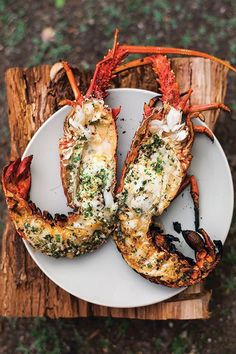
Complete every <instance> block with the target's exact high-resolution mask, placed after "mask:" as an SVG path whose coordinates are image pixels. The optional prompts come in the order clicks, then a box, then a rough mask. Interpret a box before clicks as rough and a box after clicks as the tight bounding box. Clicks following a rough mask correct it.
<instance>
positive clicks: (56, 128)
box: [24, 89, 233, 307]
mask: <svg viewBox="0 0 236 354" xmlns="http://www.w3.org/2000/svg"><path fill="white" fill-rule="evenodd" d="M155 95H156V94H155V93H154V92H150V91H145V90H138V89H113V90H110V94H109V96H108V98H107V100H106V102H107V103H108V104H109V105H110V106H111V107H116V106H120V105H121V107H122V110H121V113H120V116H119V119H118V133H119V147H118V169H119V172H120V171H121V166H122V164H123V161H124V158H125V156H126V153H127V151H128V150H129V146H130V143H131V140H132V137H133V135H134V132H135V130H136V128H137V127H138V125H139V122H140V121H141V119H142V112H143V104H144V102H148V101H149V99H150V98H152V97H154V96H155ZM69 110H70V108H69V107H64V108H62V109H60V110H59V111H57V112H56V113H55V114H53V116H51V117H50V118H49V119H48V120H47V121H46V123H44V124H43V125H42V127H41V128H40V129H39V130H38V131H37V133H36V134H35V135H34V137H33V138H32V140H31V141H30V143H29V145H28V146H27V148H26V150H25V153H24V156H27V155H31V154H33V156H34V158H33V162H32V169H31V171H32V187H31V192H30V198H31V199H32V200H33V201H34V202H35V203H36V204H37V205H38V206H39V207H40V208H41V209H42V210H48V211H49V212H50V213H52V214H53V213H55V212H58V213H66V212H67V211H69V210H70V209H69V208H68V207H67V205H66V199H65V196H64V193H63V189H62V185H61V179H60V172H59V156H58V140H59V138H60V137H61V136H62V135H63V122H64V119H65V117H66V114H67V113H68V112H69ZM192 153H193V156H194V158H193V161H192V165H191V171H190V173H193V174H195V176H196V177H197V180H198V182H199V187H200V215H201V227H203V228H204V229H205V230H206V231H207V232H208V233H209V234H210V236H211V237H212V239H218V240H221V241H222V242H224V241H225V239H226V236H227V234H228V231H229V227H230V223H231V218H232V212H233V184H232V178H231V173H230V169H229V166H228V162H227V160H226V157H225V155H224V152H223V150H222V148H221V146H220V144H219V142H218V141H217V139H216V140H215V143H214V144H212V143H211V141H210V140H209V139H207V138H206V137H205V136H199V137H197V138H196V140H195V143H194V147H193V151H192ZM161 221H162V223H163V224H164V226H165V231H166V232H168V233H172V234H175V233H174V231H173V226H172V222H173V221H179V222H181V224H182V227H183V228H184V229H187V228H188V229H194V213H193V206H192V200H191V198H190V195H189V190H186V191H185V192H184V195H183V196H179V197H178V198H177V199H176V200H175V201H174V202H173V203H172V204H171V206H170V207H169V209H168V211H166V212H164V215H163V216H162V217H161ZM178 236H179V235H178ZM25 244H26V247H27V249H28V251H29V253H30V254H31V256H32V258H33V259H34V261H35V262H36V263H37V265H38V266H39V267H40V268H41V270H42V271H43V272H44V273H45V274H46V275H47V276H48V277H49V278H50V279H51V280H53V281H54V282H55V283H56V284H57V285H59V286H60V287H61V288H63V289H65V290H66V291H68V292H69V293H71V294H72V295H75V296H77V297H79V298H81V299H84V300H87V301H89V302H92V303H95V304H100V305H105V306H113V307H136V306H144V305H150V304H153V303H156V302H159V301H163V300H166V299H168V298H170V297H171V296H174V295H176V294H177V293H179V292H180V291H182V290H183V289H177V290H175V289H169V288H167V287H164V286H161V285H155V284H152V283H150V282H149V281H147V280H145V279H144V278H142V277H141V276H140V275H138V274H137V273H135V272H134V271H133V270H132V269H131V268H130V267H129V266H128V265H127V264H126V263H125V261H124V260H123V259H122V257H121V255H120V253H119V252H118V251H117V249H116V247H115V244H114V243H113V241H112V240H110V241H109V242H108V243H107V244H106V245H105V246H103V247H101V248H100V249H99V250H98V251H96V252H95V253H92V254H88V255H85V256H81V257H78V258H75V259H72V260H71V259H54V258H51V257H48V256H45V255H43V254H40V253H37V252H35V251H34V250H33V249H32V248H31V247H30V246H29V245H28V244H27V242H25ZM178 248H180V249H181V250H182V251H183V252H184V254H185V255H188V256H193V252H192V251H191V250H190V249H189V247H188V246H187V245H186V243H185V242H184V241H183V240H182V239H181V242H180V244H178Z"/></svg>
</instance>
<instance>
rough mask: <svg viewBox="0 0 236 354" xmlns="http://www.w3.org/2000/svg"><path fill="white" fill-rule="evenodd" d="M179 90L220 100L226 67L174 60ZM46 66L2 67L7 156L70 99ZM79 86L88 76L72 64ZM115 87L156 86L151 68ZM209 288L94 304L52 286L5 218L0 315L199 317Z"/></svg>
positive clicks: (196, 100)
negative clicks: (143, 302)
mask: <svg viewBox="0 0 236 354" xmlns="http://www.w3.org/2000/svg"><path fill="white" fill-rule="evenodd" d="M171 62H172V67H173V70H174V72H175V74H176V76H177V81H178V82H179V85H180V91H181V92H185V91H187V89H189V88H190V86H191V87H192V88H193V90H194V91H193V94H192V97H191V104H201V103H213V102H223V101H224V97H225V93H226V76H227V69H226V68H224V67H223V66H221V65H219V64H216V63H214V62H211V61H209V60H206V59H200V58H177V59H172V61H171ZM50 69H51V67H50V66H49V65H42V66H38V67H34V68H30V69H24V68H12V69H8V70H7V72H6V76H5V79H6V88H7V99H8V107H9V108H8V117H9V128H10V134H11V159H15V158H17V157H19V156H21V155H22V153H23V151H24V149H25V147H26V145H27V143H28V142H29V140H30V139H31V137H32V136H33V134H34V133H35V132H36V131H37V129H38V128H39V127H40V126H41V125H42V123H43V122H44V121H45V120H47V118H49V117H50V115H51V114H52V113H54V112H55V111H56V110H57V109H58V108H59V105H58V104H59V101H60V100H61V99H62V98H72V92H71V89H70V87H69V84H68V82H67V79H66V77H65V74H64V72H63V71H59V72H57V74H56V76H55V77H54V78H53V80H52V81H50ZM75 74H76V77H77V80H78V82H80V87H81V89H82V90H84V89H85V87H86V86H87V85H88V82H89V80H90V78H91V75H90V74H88V73H83V72H81V71H79V70H78V69H75ZM113 84H114V85H115V87H136V88H144V89H148V90H152V91H156V90H157V88H158V86H157V83H156V81H155V76H154V75H153V73H152V71H151V69H150V68H149V67H140V68H136V69H132V70H129V71H127V72H123V73H121V74H120V75H119V76H118V77H117V78H116V79H114V82H113ZM218 115H219V111H211V112H208V113H206V114H205V117H206V123H207V124H208V125H209V126H210V128H212V129H213V128H214V125H215V122H216V120H217V117H218ZM210 297H211V291H209V290H208V291H207V290H205V289H204V286H203V284H198V285H195V286H193V287H190V288H188V289H187V290H185V291H184V292H182V293H181V294H179V295H178V296H175V297H174V298H172V299H170V300H169V301H166V302H162V303H159V304H154V305H150V306H145V307H139V308H130V309H117V308H108V307H103V306H98V305H93V304H91V303H88V302H86V301H83V300H80V299H77V298H75V297H74V296H72V295H70V294H68V293H67V292H65V291H64V290H62V289H60V288H59V287H58V286H56V285H55V284H54V283H53V282H52V281H51V280H49V279H48V278H47V277H46V276H45V275H44V274H43V273H42V272H41V270H40V269H39V268H38V267H37V265H36V264H35V263H34V261H33V260H32V259H31V257H30V255H29V254H28V252H27V251H26V249H25V246H24V244H23V242H22V240H21V239H20V237H19V236H18V235H17V234H16V233H15V231H14V228H13V226H12V224H11V222H10V221H9V220H7V221H6V228H5V231H4V234H3V237H2V255H1V263H0V315H1V316H15V317H32V316H48V317H51V318H58V317H68V318H71V317H88V316H112V317H127V318H136V319H153V320H154V319H197V318H208V317H209V309H208V307H209V300H210Z"/></svg>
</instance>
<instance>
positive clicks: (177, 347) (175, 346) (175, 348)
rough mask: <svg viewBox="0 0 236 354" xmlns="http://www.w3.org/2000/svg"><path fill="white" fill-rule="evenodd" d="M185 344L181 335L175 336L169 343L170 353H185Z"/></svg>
mask: <svg viewBox="0 0 236 354" xmlns="http://www.w3.org/2000/svg"><path fill="white" fill-rule="evenodd" d="M186 349H187V344H186V341H185V340H184V339H183V338H181V337H175V338H174V340H173V342H172V344H171V352H172V354H184V353H186Z"/></svg>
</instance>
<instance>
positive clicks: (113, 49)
mask: <svg viewBox="0 0 236 354" xmlns="http://www.w3.org/2000/svg"><path fill="white" fill-rule="evenodd" d="M118 34H119V29H118V28H116V29H115V33H114V43H113V48H112V51H113V53H115V50H116V46H117V44H118Z"/></svg>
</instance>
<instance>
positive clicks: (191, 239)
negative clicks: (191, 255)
mask: <svg viewBox="0 0 236 354" xmlns="http://www.w3.org/2000/svg"><path fill="white" fill-rule="evenodd" d="M182 235H183V237H184V240H185V242H186V243H187V244H188V245H189V247H191V248H192V249H193V250H194V251H196V252H200V251H202V250H203V249H204V248H205V243H204V241H203V239H202V237H201V236H200V235H199V234H198V233H197V232H195V231H192V230H185V231H182Z"/></svg>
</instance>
